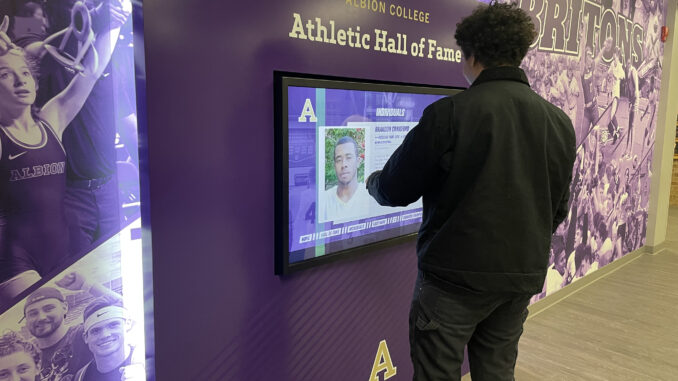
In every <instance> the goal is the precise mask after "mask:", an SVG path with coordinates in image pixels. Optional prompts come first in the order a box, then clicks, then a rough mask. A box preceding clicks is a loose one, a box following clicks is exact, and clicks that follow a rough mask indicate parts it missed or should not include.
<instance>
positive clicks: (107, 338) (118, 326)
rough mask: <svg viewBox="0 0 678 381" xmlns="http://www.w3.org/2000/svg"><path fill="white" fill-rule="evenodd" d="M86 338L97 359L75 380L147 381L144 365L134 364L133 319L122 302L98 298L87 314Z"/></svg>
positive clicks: (82, 369)
mask: <svg viewBox="0 0 678 381" xmlns="http://www.w3.org/2000/svg"><path fill="white" fill-rule="evenodd" d="M83 321H84V322H83V325H84V334H83V338H84V339H85V343H87V346H88V347H89V349H90V351H91V352H92V355H93V356H94V360H93V361H90V362H89V363H87V364H86V365H85V366H84V367H82V368H81V369H80V370H79V371H78V372H77V374H76V375H75V378H74V381H109V380H110V381H119V380H144V379H145V378H146V374H145V372H144V368H143V364H132V352H133V351H134V348H133V347H132V346H131V345H130V342H129V337H127V336H128V333H129V331H130V330H131V328H132V320H131V319H130V318H129V316H128V313H127V310H125V309H124V308H123V307H122V306H120V305H119V303H112V302H111V301H110V300H107V299H105V298H100V299H96V300H95V301H93V302H92V303H90V304H89V305H88V306H87V307H85V310H84V311H83Z"/></svg>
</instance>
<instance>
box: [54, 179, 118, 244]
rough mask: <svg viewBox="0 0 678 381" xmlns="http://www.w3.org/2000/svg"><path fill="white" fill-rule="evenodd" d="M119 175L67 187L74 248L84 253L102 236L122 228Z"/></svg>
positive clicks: (68, 211)
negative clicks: (92, 184)
mask: <svg viewBox="0 0 678 381" xmlns="http://www.w3.org/2000/svg"><path fill="white" fill-rule="evenodd" d="M119 198H120V197H119V194H118V182H117V179H116V177H115V176H113V177H112V178H111V179H110V180H109V181H106V182H105V183H103V184H101V185H98V186H93V187H75V186H67V187H66V198H65V200H64V205H65V207H66V216H67V218H68V219H69V225H70V226H71V230H72V232H71V250H72V251H73V253H81V252H82V250H84V249H86V248H90V246H91V244H92V243H94V242H95V241H98V240H99V239H101V238H108V237H110V236H112V235H113V234H115V233H117V232H118V231H119V230H120V201H119Z"/></svg>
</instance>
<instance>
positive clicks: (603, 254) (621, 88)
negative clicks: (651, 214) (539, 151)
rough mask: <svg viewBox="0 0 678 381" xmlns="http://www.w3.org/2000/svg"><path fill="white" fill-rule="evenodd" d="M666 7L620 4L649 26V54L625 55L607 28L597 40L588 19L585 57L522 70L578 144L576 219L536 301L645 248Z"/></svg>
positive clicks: (557, 240) (545, 58) (558, 58)
mask: <svg viewBox="0 0 678 381" xmlns="http://www.w3.org/2000/svg"><path fill="white" fill-rule="evenodd" d="M657 4H658V3H657V2H656V1H654V0H622V1H621V2H614V3H613V4H611V6H612V7H613V10H614V11H615V12H617V14H619V15H623V16H625V17H628V18H629V19H630V20H633V21H634V22H635V23H638V24H640V25H641V26H644V30H645V34H644V36H643V38H644V40H643V41H642V45H641V46H642V49H643V51H642V55H635V56H634V53H625V50H624V49H623V48H622V47H620V46H617V45H619V44H615V43H614V40H613V39H612V37H610V36H606V35H604V34H603V35H601V31H600V30H599V29H596V30H595V31H591V32H590V33H589V30H588V27H587V26H588V25H589V22H588V21H589V20H588V16H583V19H582V22H581V27H580V30H579V31H578V39H579V49H578V53H577V55H567V54H560V55H559V54H553V53H552V52H540V51H539V50H538V49H531V50H530V51H529V52H528V54H527V56H526V57H525V59H524V61H523V63H522V65H521V68H523V70H525V73H526V74H527V76H528V78H529V79H530V83H531V86H532V88H533V89H534V90H535V91H536V92H537V93H539V94H540V95H541V96H542V97H543V98H544V99H546V100H548V101H549V102H551V103H553V104H554V105H556V106H558V107H560V108H561V109H562V110H563V111H565V112H566V113H567V115H568V116H569V117H570V119H571V120H572V123H573V125H574V128H575V132H576V136H577V158H576V162H575V165H574V171H573V174H572V183H571V189H570V194H571V198H570V211H569V214H568V216H567V219H566V220H565V222H564V223H563V224H561V225H560V226H559V228H558V230H557V231H556V234H555V235H554V237H553V241H552V246H551V258H550V262H549V263H550V265H549V268H548V272H547V277H546V282H545V285H544V289H543V291H542V293H540V294H537V295H535V297H534V298H533V301H535V300H538V299H541V298H542V297H544V296H546V295H549V294H551V293H553V292H554V291H557V290H559V289H561V288H562V287H564V286H566V285H567V284H570V283H572V282H573V281H575V280H577V279H579V278H581V277H583V276H585V275H586V274H588V273H589V272H591V271H594V270H596V269H598V268H600V267H602V266H605V265H606V264H608V263H610V262H612V261H614V260H616V259H618V258H620V257H621V256H623V255H625V254H627V253H629V252H631V251H633V250H636V249H638V248H639V247H641V246H642V245H643V243H644V240H645V233H646V225H647V217H648V205H649V188H650V177H651V175H652V172H651V160H652V152H653V149H654V140H655V139H654V134H655V124H656V112H657V107H658V97H659V85H660V81H659V79H660V78H661V60H660V59H659V57H661V56H662V46H661V42H660V41H659V25H662V18H663V16H662V15H661V14H660V12H659V7H658V5H657ZM589 36H592V37H593V38H592V39H591V38H589ZM627 51H628V50H627ZM625 54H626V56H625ZM639 57H642V59H639Z"/></svg>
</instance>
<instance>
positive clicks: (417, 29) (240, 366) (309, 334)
mask: <svg viewBox="0 0 678 381" xmlns="http://www.w3.org/2000/svg"><path fill="white" fill-rule="evenodd" d="M248 4H251V5H248ZM358 4H359V2H358ZM397 4H400V5H404V6H406V7H414V8H416V7H425V8H424V9H422V10H423V11H425V12H430V16H429V17H430V18H429V20H430V23H429V24H426V23H420V22H414V21H410V20H404V19H402V18H397V17H393V16H391V15H389V9H388V7H389V5H390V2H385V5H386V14H382V13H378V12H377V13H375V12H372V11H369V10H366V9H361V8H355V7H353V6H351V5H347V4H345V2H344V1H329V0H323V1H299V0H297V1H285V2H265V3H261V2H257V3H255V2H250V3H246V2H245V3H243V2H241V3H229V2H215V1H191V2H187V1H174V0H172V1H162V2H159V1H154V2H145V4H144V15H145V44H146V69H147V97H148V98H147V102H148V105H147V112H148V139H149V155H150V198H151V199H152V203H151V215H152V229H153V252H154V264H155V266H154V269H153V271H154V288H155V290H156V291H155V314H156V318H155V324H156V336H155V337H156V340H157V341H156V367H157V374H158V379H161V380H168V379H172V380H192V379H219V380H260V379H267V380H269V379H279V380H311V379H321V378H322V379H325V380H357V379H367V378H369V375H370V372H371V369H372V364H373V362H374V358H375V355H376V353H377V349H378V346H379V342H380V341H381V340H383V339H386V341H387V344H388V348H389V350H390V353H391V356H392V360H393V362H394V365H395V366H396V367H397V369H398V376H399V377H398V378H408V377H410V375H411V366H410V364H409V348H408V343H407V315H408V309H409V299H410V296H411V287H412V284H413V282H414V277H415V272H416V270H415V267H416V261H415V253H414V242H412V243H409V244H405V245H401V246H397V247H394V248H392V249H388V250H382V251H380V252H377V253H374V254H370V255H367V256H365V257H361V258H357V259H350V260H345V261H338V262H335V263H331V264H327V265H324V266H320V267H317V268H314V269H311V270H307V271H303V272H300V273H298V274H295V275H293V276H290V277H286V278H280V277H277V276H274V275H273V263H274V261H273V257H274V254H273V252H274V242H273V236H274V224H273V216H274V214H273V207H274V205H273V193H274V186H275V184H274V182H273V177H274V176H273V168H274V158H273V71H274V70H285V71H296V72H307V73H314V74H326V75H335V76H347V77H358V78H370V79H378V80H389V81H402V82H412V83H425V84H436V85H451V86H460V85H464V84H465V81H464V80H463V77H462V75H461V65H460V64H458V63H454V62H444V61H436V60H435V59H428V58H425V57H424V58H419V57H412V56H409V55H407V56H405V55H395V54H389V53H385V52H378V51H374V50H364V49H357V48H350V47H348V46H346V47H341V46H336V45H329V44H323V43H317V42H310V41H304V40H300V39H293V38H290V37H289V36H288V34H289V33H290V31H291V30H292V26H293V21H294V19H293V13H294V12H296V13H299V14H300V15H301V18H302V19H303V20H304V23H305V20H306V19H309V18H315V17H320V18H321V19H322V20H323V23H324V24H325V25H328V23H329V20H330V19H332V20H334V21H335V23H336V27H337V28H339V27H342V28H348V27H349V26H351V27H354V28H355V26H356V25H357V26H360V27H361V31H364V32H369V33H371V34H374V32H373V29H375V28H378V29H382V30H387V31H388V32H389V35H391V34H395V33H398V32H399V33H405V34H407V35H408V45H409V44H411V42H413V41H414V40H415V39H416V40H419V39H420V38H421V37H426V38H431V39H435V40H437V41H438V43H439V44H440V45H443V46H446V47H455V48H456V46H454V38H453V32H454V26H455V24H456V23H457V22H458V20H459V19H460V18H461V16H463V15H466V14H468V13H469V12H470V10H471V9H472V8H473V7H474V6H475V4H476V2H475V1H471V0H465V1H455V2H447V3H436V4H426V5H425V6H424V5H421V4H420V3H418V2H415V1H402V2H398V3H397ZM372 38H374V37H372Z"/></svg>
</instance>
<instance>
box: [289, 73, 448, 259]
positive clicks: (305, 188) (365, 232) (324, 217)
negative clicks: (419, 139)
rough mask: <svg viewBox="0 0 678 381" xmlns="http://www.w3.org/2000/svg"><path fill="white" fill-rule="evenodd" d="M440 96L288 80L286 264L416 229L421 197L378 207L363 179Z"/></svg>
mask: <svg viewBox="0 0 678 381" xmlns="http://www.w3.org/2000/svg"><path fill="white" fill-rule="evenodd" d="M444 96H445V95H436V94H416V93H403V92H384V91H364V90H346V89H335V88H313V87H296V86H289V87H287V99H288V103H287V115H288V120H287V123H288V125H287V127H288V128H287V131H288V141H289V145H288V149H289V151H288V155H289V156H288V168H289V171H288V176H289V178H288V181H289V211H288V213H289V252H290V255H289V263H290V264H292V263H295V262H301V261H304V260H307V259H311V258H315V257H319V256H323V255H327V254H332V253H336V252H338V251H343V250H347V249H352V248H356V247H359V246H362V245H365V244H369V243H373V242H378V241H382V240H386V239H390V238H395V237H399V236H402V235H407V234H411V233H414V232H416V231H417V230H418V228H419V224H420V223H421V213H422V212H421V200H420V201H417V202H415V203H413V204H411V205H409V206H407V207H401V208H389V207H382V206H380V205H378V204H377V202H376V201H375V200H374V199H373V198H372V197H371V196H370V195H369V194H368V193H367V189H366V187H365V181H366V179H367V178H368V177H369V175H370V174H371V173H372V172H374V171H377V170H380V169H381V168H383V166H384V164H385V163H386V161H387V160H388V158H389V157H390V156H391V154H392V153H393V151H394V150H395V149H396V148H397V147H398V146H399V145H400V143H401V142H402V141H403V140H404V139H405V136H406V135H407V133H408V132H409V131H410V130H411V129H412V128H414V127H415V126H416V125H417V123H418V121H419V118H420V117H421V115H422V113H423V111H424V109H425V108H426V107H427V106H428V105H429V104H431V103H433V102H435V101H436V100H438V99H440V98H443V97H444Z"/></svg>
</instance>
